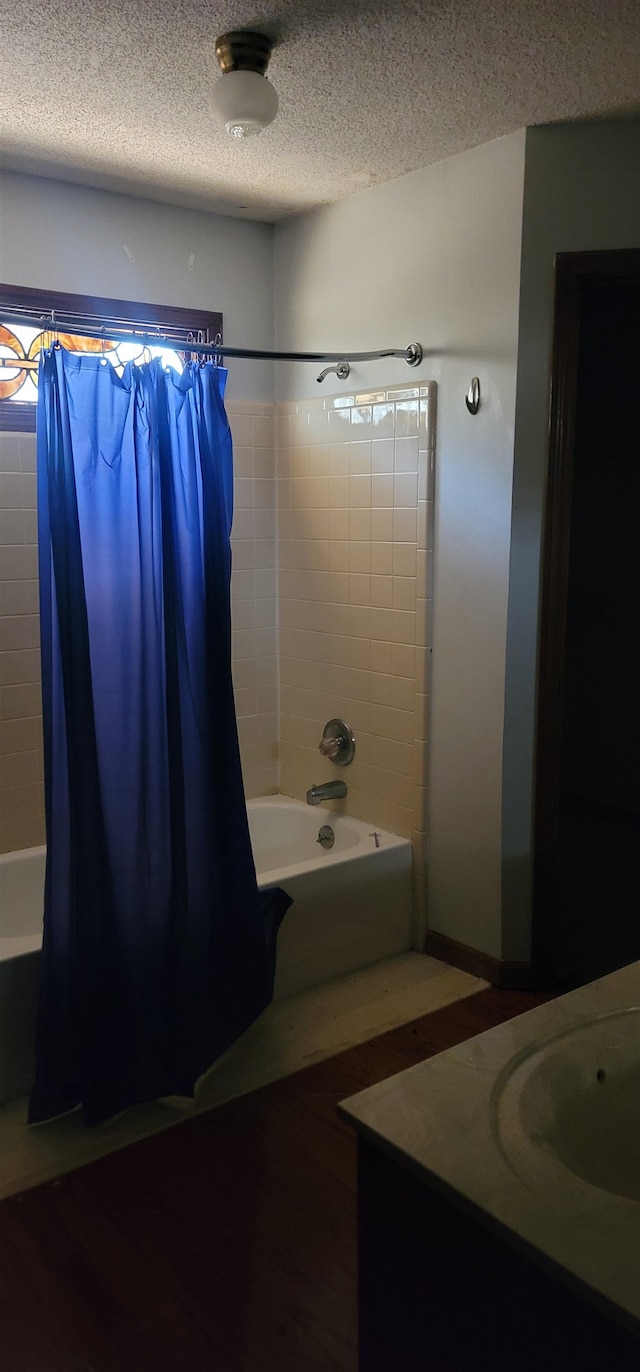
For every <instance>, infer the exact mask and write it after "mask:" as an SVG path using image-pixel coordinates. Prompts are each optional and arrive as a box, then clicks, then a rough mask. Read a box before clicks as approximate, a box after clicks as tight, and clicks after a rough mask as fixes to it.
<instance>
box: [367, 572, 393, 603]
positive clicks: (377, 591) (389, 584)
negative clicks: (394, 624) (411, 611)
mask: <svg viewBox="0 0 640 1372" xmlns="http://www.w3.org/2000/svg"><path fill="white" fill-rule="evenodd" d="M371 604H372V605H373V606H375V607H376V608H378V609H387V610H390V609H391V608H392V606H393V577H391V576H372V577H371Z"/></svg>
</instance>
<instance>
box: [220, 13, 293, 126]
mask: <svg viewBox="0 0 640 1372" xmlns="http://www.w3.org/2000/svg"><path fill="white" fill-rule="evenodd" d="M272 47H273V43H272V41H271V39H270V38H268V37H267V35H266V34H265V33H253V32H246V33H245V32H243V31H242V30H241V29H232V30H231V31H230V32H229V33H223V34H221V36H220V38H217V39H216V57H217V59H218V66H219V67H220V70H221V72H222V78H221V79H220V80H219V81H217V82H216V84H215V86H214V88H213V90H212V92H211V111H212V114H213V116H214V118H215V119H216V121H217V122H218V123H219V124H222V125H223V126H224V128H225V129H226V130H227V133H228V134H230V135H231V137H232V138H238V139H240V138H249V137H251V136H252V135H253V134H257V133H262V130H263V129H265V128H266V127H267V125H268V124H271V123H272V121H273V120H274V119H275V117H276V114H277V113H278V96H277V93H276V91H275V90H274V88H273V86H272V85H271V82H270V81H268V80H267V77H266V76H265V72H266V70H267V67H268V65H269V58H270V57H271V49H272Z"/></svg>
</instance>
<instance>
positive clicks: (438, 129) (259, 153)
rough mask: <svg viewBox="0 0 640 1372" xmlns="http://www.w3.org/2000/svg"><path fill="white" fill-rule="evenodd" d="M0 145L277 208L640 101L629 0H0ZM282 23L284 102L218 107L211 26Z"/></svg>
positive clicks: (254, 214)
mask: <svg viewBox="0 0 640 1372" xmlns="http://www.w3.org/2000/svg"><path fill="white" fill-rule="evenodd" d="M1 9H2V43H1V48H0V110H1V115H0V128H1V130H2V149H3V151H2V163H3V165H4V166H5V167H9V168H13V169H15V170H25V171H31V172H37V173H40V174H43V175H47V176H56V177H60V178H61V179H64V180H68V181H80V182H84V183H86V184H88V185H93V186H105V187H109V188H111V189H114V190H122V191H128V192H131V193H135V194H138V195H145V196H149V197H151V198H153V199H156V200H165V201H169V202H175V203H177V204H184V205H193V206H198V207H202V208H206V209H212V210H216V211H218V212H219V213H225V214H232V215H238V216H239V217H243V218H254V219H265V220H277V219H280V218H282V217H283V216H285V215H287V214H292V213H295V212H297V211H300V210H303V209H307V208H310V207H311V206H315V205H320V204H323V203H325V202H327V201H332V200H338V199H341V198H342V197H343V196H346V195H349V194H350V193H351V192H352V191H354V190H359V189H361V188H362V187H364V186H369V185H372V184H374V183H375V182H378V181H388V180H391V179H392V178H393V177H395V176H399V175H401V174H402V173H404V172H407V171H412V170H414V169H415V168H417V167H424V166H427V165H429V164H430V163H433V162H438V161H441V160H442V159H443V158H445V157H449V156H451V155H452V154H454V153H457V152H461V151H463V150H464V149H466V148H471V147H474V146H476V145H477V144H479V143H484V142H487V141H488V140H489V139H492V138H497V137H499V136H500V135H501V134H505V133H510V132H512V131H513V130H515V129H518V128H521V127H522V126H523V125H532V124H544V123H552V122H557V121H563V120H574V119H581V118H590V117H602V116H605V115H610V116H611V115H613V116H615V115H623V114H629V113H633V112H636V111H637V110H638V108H639V101H640V3H639V2H638V0H528V2H527V3H525V2H524V0H397V2H396V3H394V0H369V3H366V4H365V3H362V0H325V2H324V3H319V4H315V3H305V0H262V3H261V0H255V3H251V2H250V0H249V2H248V3H247V0H228V3H226V4H224V3H221V2H220V0H41V3H38V0H4V3H3V4H2V5H1ZM231 28H258V29H262V30H263V31H265V32H268V33H270V34H271V36H272V37H274V38H275V40H276V47H275V48H274V52H273V56H272V59H271V65H270V68H269V76H270V79H271V80H272V82H273V84H274V86H275V87H276V89H277V91H278V94H279V96H280V113H279V115H278V118H277V120H276V122H275V123H274V124H272V125H271V127H270V128H269V129H268V130H266V131H265V132H264V133H263V134H262V135H261V136H260V137H259V138H257V139H251V140H249V141H248V142H247V143H244V144H237V143H233V142H232V141H231V140H230V139H229V138H228V137H227V135H226V134H225V133H224V131H220V130H219V129H218V128H217V127H216V126H215V125H214V124H213V122H212V119H211V117H210V114H209V108H208V93H209V90H210V88H211V86H212V83H213V81H214V80H216V79H222V78H220V77H219V74H218V68H217V64H216V59H215V54H214V45H215V39H216V38H217V36H218V35H219V34H220V33H223V32H225V31H226V30H227V29H231Z"/></svg>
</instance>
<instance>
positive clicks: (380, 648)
mask: <svg viewBox="0 0 640 1372" xmlns="http://www.w3.org/2000/svg"><path fill="white" fill-rule="evenodd" d="M392 654H393V644H392V643H386V642H385V641H384V640H380V639H378V640H376V641H375V642H373V641H372V643H371V670H372V671H374V672H383V673H385V674H387V675H388V676H390V675H391V670H392Z"/></svg>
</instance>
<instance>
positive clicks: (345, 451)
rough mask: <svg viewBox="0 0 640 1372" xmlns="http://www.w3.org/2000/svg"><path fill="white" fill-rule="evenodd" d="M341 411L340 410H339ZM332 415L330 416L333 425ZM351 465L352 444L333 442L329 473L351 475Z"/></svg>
mask: <svg viewBox="0 0 640 1372" xmlns="http://www.w3.org/2000/svg"><path fill="white" fill-rule="evenodd" d="M338 413H340V411H338ZM331 419H332V416H330V417H329V424H330V425H331ZM349 465H350V444H349V443H348V442H344V443H331V444H330V445H329V474H330V476H349Z"/></svg>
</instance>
